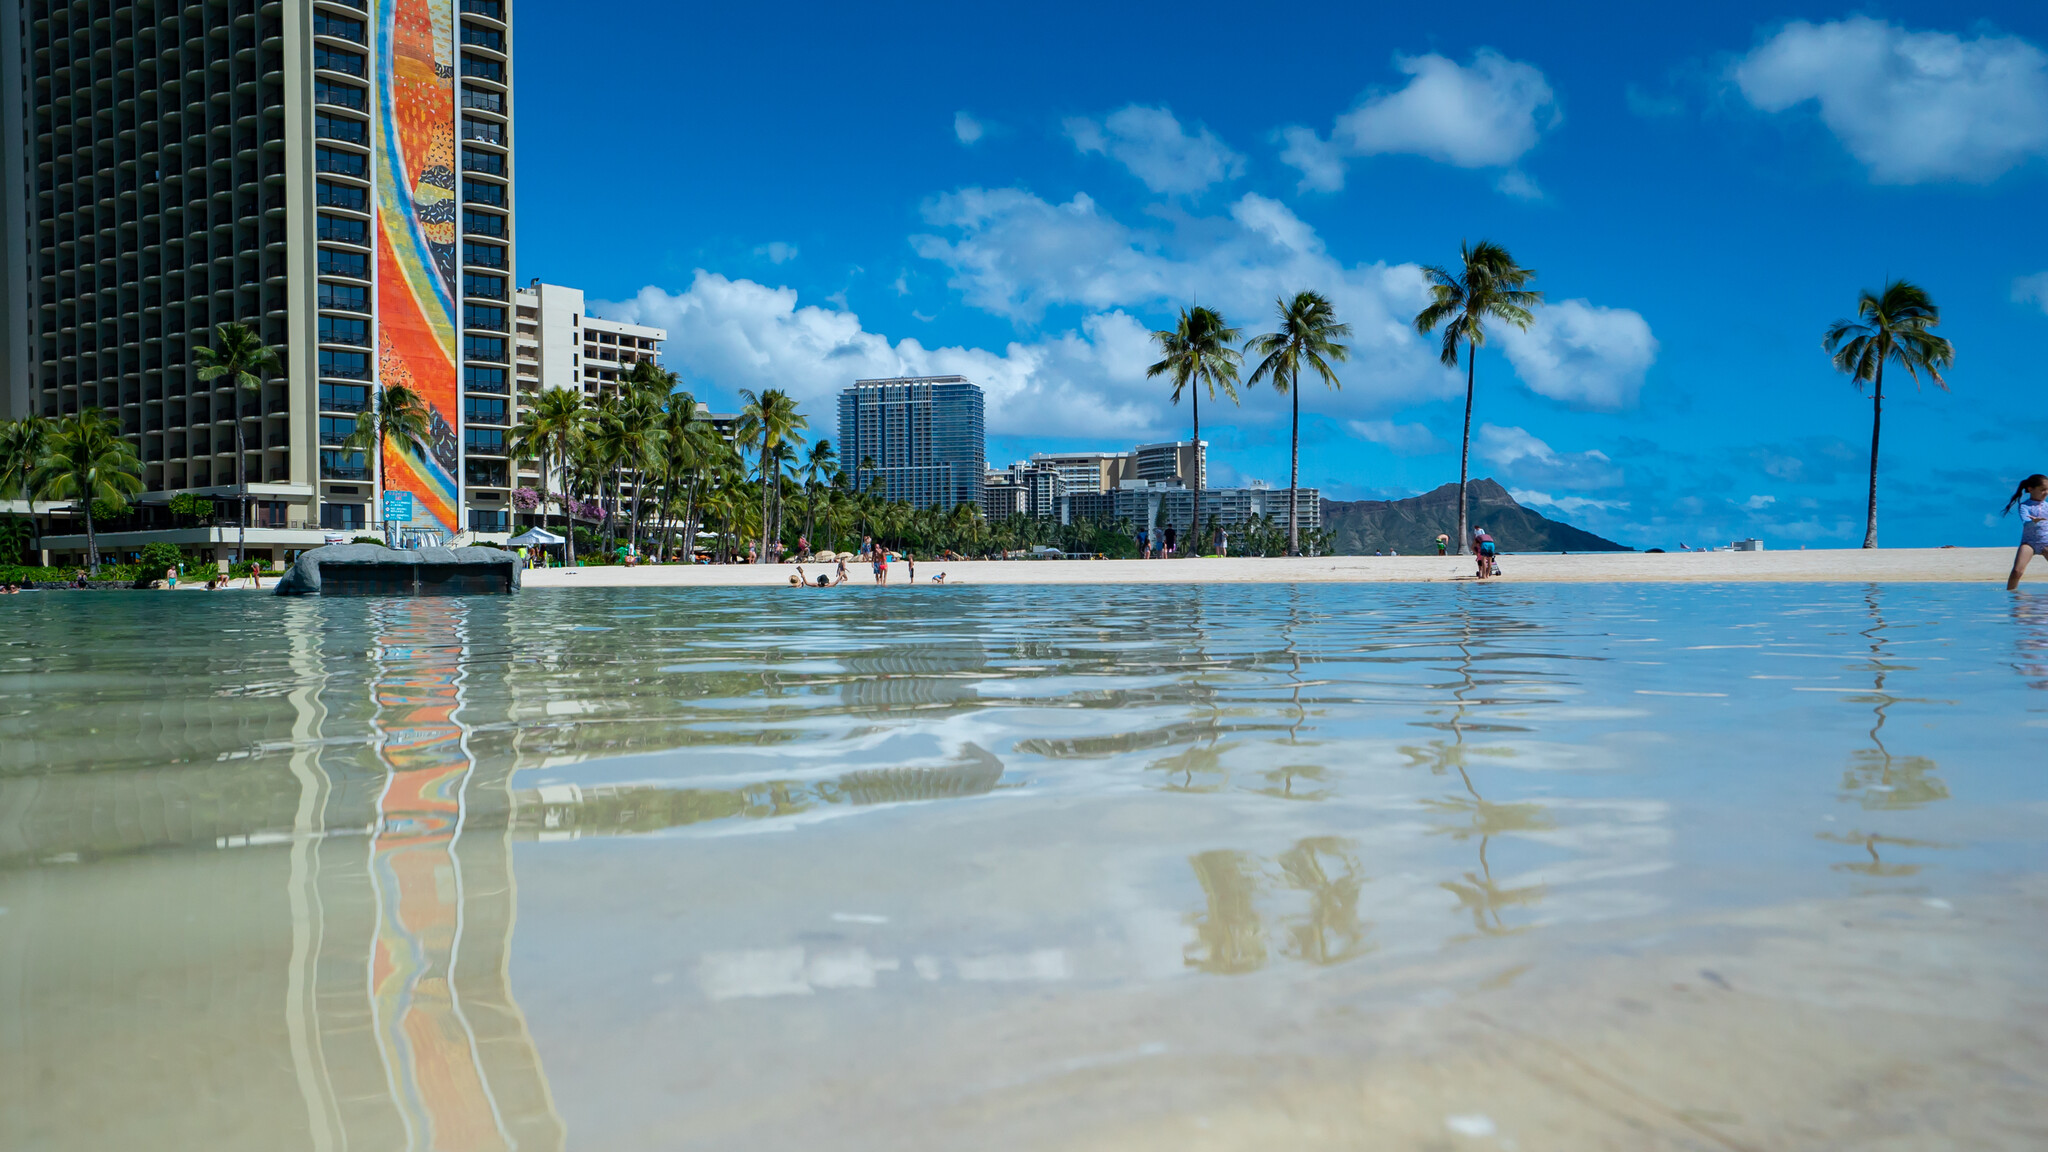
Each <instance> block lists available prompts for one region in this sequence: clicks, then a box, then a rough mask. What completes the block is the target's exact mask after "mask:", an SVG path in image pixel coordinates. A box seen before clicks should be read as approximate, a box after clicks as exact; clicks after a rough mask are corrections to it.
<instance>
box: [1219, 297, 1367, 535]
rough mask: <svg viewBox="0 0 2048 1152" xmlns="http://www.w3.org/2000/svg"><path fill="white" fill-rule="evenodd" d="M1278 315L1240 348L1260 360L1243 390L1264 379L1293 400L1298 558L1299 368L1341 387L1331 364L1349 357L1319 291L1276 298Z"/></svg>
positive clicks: (1292, 506) (1290, 510) (1290, 529)
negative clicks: (1273, 326) (1272, 326)
mask: <svg viewBox="0 0 2048 1152" xmlns="http://www.w3.org/2000/svg"><path fill="white" fill-rule="evenodd" d="M1275 307H1276V308H1277V309H1278V310H1279V313H1280V330H1279V331H1278V332H1268V333H1267V334H1265V335H1264V336H1258V337H1254V338H1253V339H1252V342H1251V343H1250V344H1248V345H1246V350H1247V351H1249V352H1250V353H1251V354H1252V355H1254V356H1263V357H1265V359H1263V360H1261V361H1259V366H1258V367H1257V368H1254V369H1252V375H1251V379H1249V380H1247V381H1245V387H1247V388H1249V387H1253V386H1255V385H1257V384H1258V382H1259V381H1261V380H1266V379H1270V380H1272V382H1273V391H1275V392H1278V393H1280V394H1281V395H1283V396H1285V395H1292V396H1293V398H1294V425H1293V436H1292V440H1291V444H1292V449H1291V453H1290V456H1289V462H1288V465H1287V552H1288V554H1289V555H1291V556H1299V555H1301V508H1300V505H1301V497H1300V495H1299V489H1300V485H1301V387H1300V385H1301V369H1302V366H1303V365H1307V366H1308V367H1310V368H1312V369H1314V370H1315V373H1316V375H1318V376H1321V377H1322V378H1323V383H1325V384H1327V385H1329V386H1330V387H1332V388H1342V387H1343V385H1341V384H1339V383H1337V373H1336V371H1335V370H1334V369H1332V368H1331V367H1330V365H1331V364H1341V363H1343V362H1344V361H1346V360H1349V359H1351V349H1349V348H1347V347H1345V346H1344V345H1342V344H1339V343H1337V341H1338V340H1341V339H1343V338H1345V337H1348V336H1350V335H1351V325H1349V324H1339V323H1337V310H1336V309H1335V308H1333V307H1331V305H1330V300H1329V298H1328V297H1326V296H1324V295H1323V294H1322V293H1320V292H1296V293H1295V294H1294V299H1292V300H1289V299H1288V298H1287V297H1285V296H1282V297H1280V299H1279V300H1278V301H1277V302H1276V303H1275Z"/></svg>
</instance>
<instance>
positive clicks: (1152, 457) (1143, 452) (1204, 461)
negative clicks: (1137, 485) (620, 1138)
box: [1129, 440, 1209, 488]
mask: <svg viewBox="0 0 2048 1152" xmlns="http://www.w3.org/2000/svg"><path fill="white" fill-rule="evenodd" d="M1131 458H1132V465H1133V469H1132V472H1133V475H1132V476H1131V477H1129V478H1130V479H1136V480H1144V481H1147V482H1149V483H1153V484H1160V483H1165V484H1178V485H1180V486H1181V487H1183V488H1201V487H1205V486H1207V484H1208V483H1209V442H1208V441H1207V440H1203V441H1201V442H1199V443H1197V442H1196V441H1193V440H1174V441H1168V442H1167V443H1164V444H1140V445H1138V447H1137V448H1136V449H1135V450H1133V451H1132V452H1131Z"/></svg>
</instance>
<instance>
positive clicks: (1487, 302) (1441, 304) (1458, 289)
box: [1415, 240, 1543, 556]
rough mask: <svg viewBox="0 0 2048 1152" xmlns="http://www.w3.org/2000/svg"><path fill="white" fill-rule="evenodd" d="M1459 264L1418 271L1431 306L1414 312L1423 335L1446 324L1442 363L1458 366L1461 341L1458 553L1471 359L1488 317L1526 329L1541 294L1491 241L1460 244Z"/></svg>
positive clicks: (1467, 532)
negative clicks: (1462, 430) (1462, 379)
mask: <svg viewBox="0 0 2048 1152" xmlns="http://www.w3.org/2000/svg"><path fill="white" fill-rule="evenodd" d="M1458 258H1459V260H1460V261H1461V266H1460V268H1459V270H1458V272H1457V273H1456V274H1455V275H1454V274H1452V273H1451V272H1450V270H1448V269H1446V268H1443V267H1440V266H1438V265H1435V264H1432V265H1430V266H1429V267H1427V268H1424V269H1423V270H1422V274H1423V275H1424V276H1425V277H1427V278H1428V279H1429V306H1428V307H1426V308H1424V309H1423V310H1422V311H1421V312H1418V313H1416V315H1415V330H1416V331H1417V332H1420V333H1422V334H1423V335H1424V336H1427V335H1429V334H1430V333H1431V332H1433V331H1435V330H1436V328H1437V326H1438V325H1443V328H1444V344H1443V352H1442V354H1441V356H1440V359H1442V360H1443V363H1444V367H1446V368H1456V367H1457V366H1458V344H1459V342H1460V341H1463V342H1464V345H1465V436H1464V440H1463V442H1462V443H1461V444H1460V446H1459V448H1458V555H1460V556H1463V555H1464V554H1465V550H1466V549H1467V548H1469V547H1471V540H1470V537H1471V527H1470V522H1469V521H1470V512H1469V510H1468V509H1467V507H1466V499H1465V498H1466V492H1465V484H1466V475H1467V472H1468V470H1469V469H1470V466H1471V463H1472V385H1473V382H1474V380H1475V379H1476V372H1475V369H1474V361H1475V360H1477V359H1478V357H1479V349H1480V347H1481V346H1482V345H1484V344H1485V343H1486V321H1487V319H1488V318H1489V317H1491V318H1493V319H1495V320H1499V321H1501V322H1502V323H1504V324H1512V325H1514V326H1515V327H1517V328H1527V327H1528V326H1529V323H1530V321H1532V320H1534V319H1535V318H1536V317H1535V315H1534V314H1533V313H1532V312H1530V309H1532V308H1535V307H1537V306H1539V305H1541V304H1542V303H1543V293H1541V292H1536V291H1532V290H1530V289H1528V288H1524V287H1523V285H1525V284H1527V283H1528V282H1529V281H1531V280H1533V279H1535V278H1536V270H1535V269H1534V268H1524V267H1522V266H1521V265H1519V264H1517V263H1515V258H1514V257H1512V256H1510V255H1508V250H1507V249H1505V248H1503V247H1501V246H1500V245H1498V244H1495V243H1494V242H1493V241H1491V240H1481V241H1480V242H1479V243H1477V244H1462V243H1461V244H1459V245H1458Z"/></svg>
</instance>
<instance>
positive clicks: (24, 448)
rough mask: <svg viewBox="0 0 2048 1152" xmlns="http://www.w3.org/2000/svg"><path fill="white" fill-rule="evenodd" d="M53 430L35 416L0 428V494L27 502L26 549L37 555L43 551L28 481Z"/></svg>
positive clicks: (33, 492)
mask: <svg viewBox="0 0 2048 1152" xmlns="http://www.w3.org/2000/svg"><path fill="white" fill-rule="evenodd" d="M56 428H57V425H56V423H55V422H54V421H52V420H50V419H49V418H48V417H47V416H43V415H41V414H39V413H35V412H31V413H29V414H28V415H26V416H23V417H22V418H21V419H19V420H10V421H8V422H7V423H6V424H0V492H8V491H19V492H20V493H21V498H22V499H23V500H26V501H28V530H29V534H30V537H31V539H32V541H33V543H32V544H31V545H30V546H31V547H32V548H33V549H34V550H35V551H36V552H37V553H38V554H40V553H41V552H42V550H43V528H42V525H40V524H38V523H36V489H35V486H34V485H33V484H30V483H29V477H30V476H31V475H32V474H34V472H35V470H36V465H38V464H41V463H42V462H43V457H44V455H46V454H47V453H48V452H49V450H50V437H52V436H54V435H56Z"/></svg>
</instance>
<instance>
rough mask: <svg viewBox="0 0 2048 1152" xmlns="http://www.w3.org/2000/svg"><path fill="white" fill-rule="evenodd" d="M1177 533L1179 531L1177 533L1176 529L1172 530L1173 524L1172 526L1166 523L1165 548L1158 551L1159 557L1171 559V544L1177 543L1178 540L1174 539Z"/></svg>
mask: <svg viewBox="0 0 2048 1152" xmlns="http://www.w3.org/2000/svg"><path fill="white" fill-rule="evenodd" d="M1178 535H1179V533H1178V532H1176V531H1175V530H1174V526H1173V525H1171V524H1168V525H1167V526H1166V548H1165V550H1164V551H1162V552H1160V553H1159V555H1160V557H1161V558H1162V559H1166V560H1171V559H1173V546H1174V545H1175V544H1177V543H1178V542H1179V541H1178V540H1177V539H1176V537H1177V536H1178Z"/></svg>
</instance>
